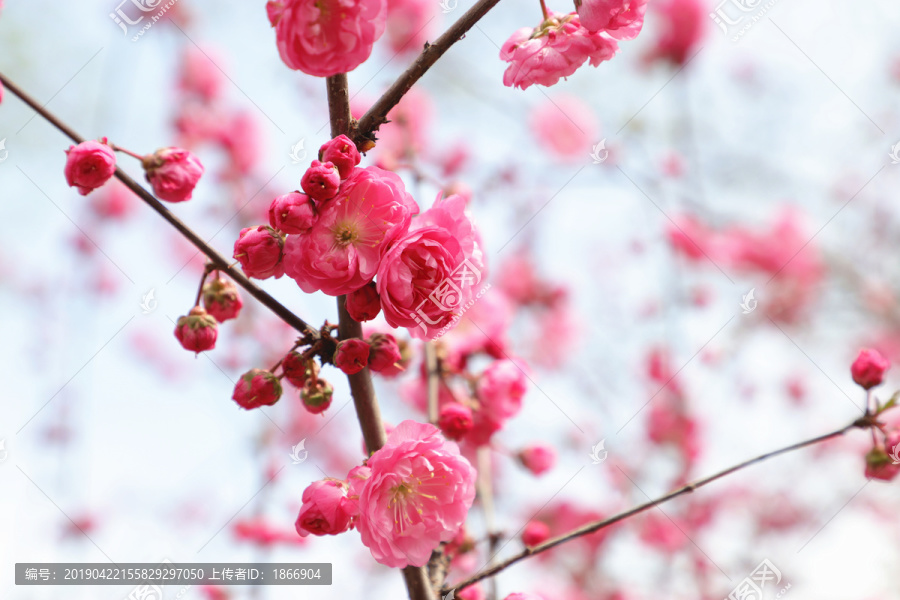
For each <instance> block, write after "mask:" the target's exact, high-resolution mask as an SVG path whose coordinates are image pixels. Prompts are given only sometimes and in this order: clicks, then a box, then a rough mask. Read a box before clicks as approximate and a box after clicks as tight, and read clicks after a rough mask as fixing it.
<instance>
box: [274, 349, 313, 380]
mask: <svg viewBox="0 0 900 600" xmlns="http://www.w3.org/2000/svg"><path fill="white" fill-rule="evenodd" d="M281 370H282V372H283V373H284V376H285V378H286V379H287V380H288V381H290V382H291V385H293V386H294V387H296V388H297V389H303V386H305V385H306V382H307V380H308V379H310V378H311V377H313V376H314V375H318V374H319V365H318V364H317V363H316V361H315V359H313V358H303V357H302V355H301V354H300V353H299V352H297V351H296V350H293V351H291V352H290V353H289V354H288V355H287V356H285V357H284V360H282V361H281Z"/></svg>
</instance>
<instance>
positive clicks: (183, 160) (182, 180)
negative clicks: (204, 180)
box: [142, 148, 203, 202]
mask: <svg viewBox="0 0 900 600" xmlns="http://www.w3.org/2000/svg"><path fill="white" fill-rule="evenodd" d="M142 164H143V166H144V171H145V176H146V178H147V181H149V182H150V185H151V186H153V193H154V194H156V197H157V198H159V199H160V200H165V201H166V202H184V201H185V200H190V199H191V195H192V194H193V192H194V187H195V186H196V185H197V182H198V181H200V176H201V175H203V165H202V164H200V160H199V159H198V158H197V157H196V156H194V155H193V154H191V153H190V152H188V151H187V150H183V149H181V148H161V149H160V150H157V151H156V152H154V153H153V154H148V155H147V156H145V157H144V158H143V160H142Z"/></svg>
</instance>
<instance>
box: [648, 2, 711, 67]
mask: <svg viewBox="0 0 900 600" xmlns="http://www.w3.org/2000/svg"><path fill="white" fill-rule="evenodd" d="M654 10H655V11H656V14H657V15H658V16H659V17H660V19H661V21H662V23H661V26H660V30H661V31H660V33H659V34H658V37H657V39H656V45H655V46H654V47H653V48H651V49H650V53H649V54H648V55H647V57H646V59H647V60H663V61H669V62H671V63H673V64H675V65H682V64H684V63H685V62H686V61H687V59H688V58H690V57H691V55H692V54H693V52H694V48H695V47H696V46H697V45H698V44H699V43H700V41H701V40H702V39H703V35H704V33H705V31H706V23H707V21H708V20H709V16H708V14H707V13H708V12H709V11H708V7H707V5H706V3H705V2H704V1H703V0H661V1H660V2H658V3H655V4H654Z"/></svg>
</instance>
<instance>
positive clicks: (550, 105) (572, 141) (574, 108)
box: [531, 95, 597, 159]
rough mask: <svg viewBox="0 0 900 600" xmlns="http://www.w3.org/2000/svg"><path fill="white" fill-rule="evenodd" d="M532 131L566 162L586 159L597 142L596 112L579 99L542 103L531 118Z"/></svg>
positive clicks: (571, 98)
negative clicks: (567, 160)
mask: <svg viewBox="0 0 900 600" xmlns="http://www.w3.org/2000/svg"><path fill="white" fill-rule="evenodd" d="M531 128H532V130H533V131H534V134H535V135H536V136H537V138H538V140H539V142H540V143H541V145H542V146H545V147H547V148H548V149H549V150H551V151H552V152H553V153H554V154H556V155H558V156H559V157H560V158H564V159H583V158H584V157H585V156H587V155H588V154H589V153H590V151H591V145H592V144H594V143H595V142H596V141H597V120H596V118H595V117H594V113H593V111H592V110H591V107H590V106H588V105H587V104H586V103H585V102H584V101H583V100H581V99H580V98H578V97H577V96H570V95H559V96H554V98H553V99H552V100H551V99H549V98H548V99H547V100H546V101H545V102H542V103H541V104H540V105H539V106H538V108H537V109H536V110H535V111H534V112H533V113H532V115H531Z"/></svg>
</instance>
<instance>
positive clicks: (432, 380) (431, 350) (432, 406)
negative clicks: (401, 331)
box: [425, 342, 441, 425]
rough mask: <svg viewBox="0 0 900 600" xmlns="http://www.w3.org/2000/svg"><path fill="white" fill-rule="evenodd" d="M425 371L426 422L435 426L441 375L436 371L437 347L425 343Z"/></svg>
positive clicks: (431, 343)
mask: <svg viewBox="0 0 900 600" xmlns="http://www.w3.org/2000/svg"><path fill="white" fill-rule="evenodd" d="M425 370H426V371H427V373H428V375H427V376H428V422H429V423H431V424H432V425H437V422H438V405H439V402H438V400H439V396H440V386H441V375H440V372H439V370H438V356H437V346H436V345H435V343H434V342H425Z"/></svg>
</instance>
